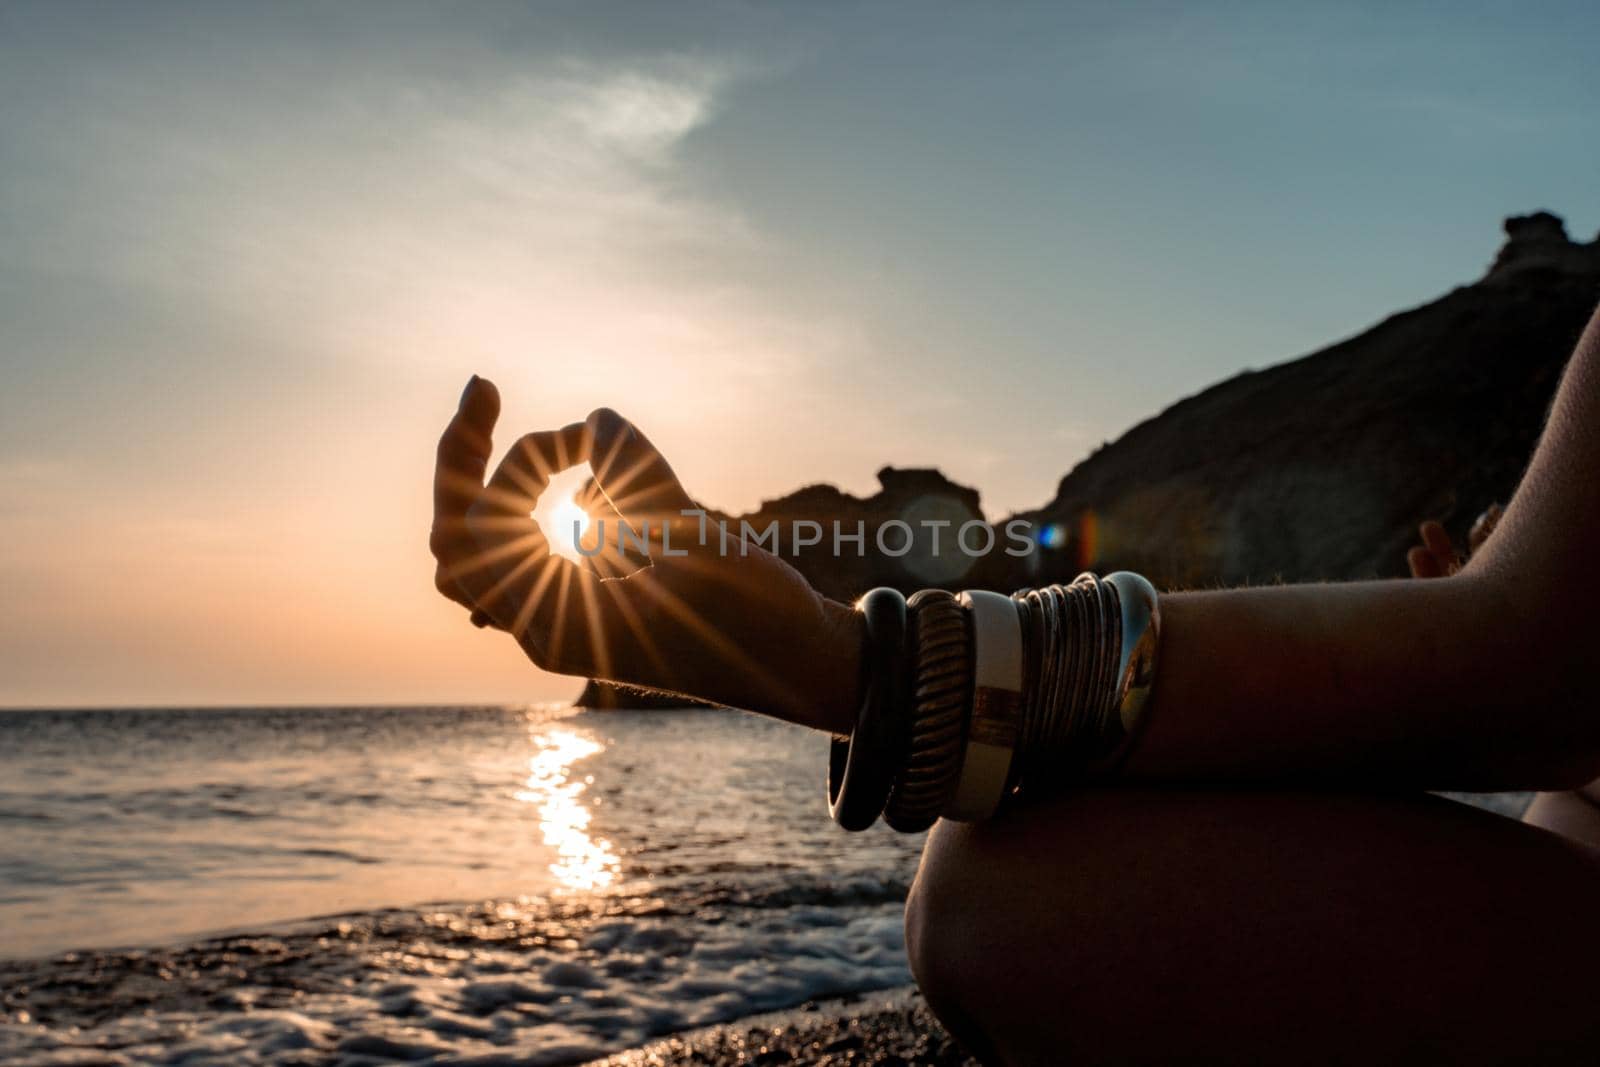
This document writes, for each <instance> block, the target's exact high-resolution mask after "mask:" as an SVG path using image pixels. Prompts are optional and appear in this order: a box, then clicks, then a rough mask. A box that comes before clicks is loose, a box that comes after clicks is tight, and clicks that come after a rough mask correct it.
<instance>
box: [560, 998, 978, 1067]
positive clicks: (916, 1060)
mask: <svg viewBox="0 0 1600 1067" xmlns="http://www.w3.org/2000/svg"><path fill="white" fill-rule="evenodd" d="M847 1063H848V1064H878V1065H882V1067H890V1065H899V1064H917V1065H918V1067H978V1061H977V1060H975V1059H973V1058H972V1057H970V1056H968V1055H967V1054H966V1052H965V1051H964V1050H962V1048H961V1046H960V1045H958V1044H957V1043H956V1042H955V1039H954V1038H952V1037H951V1036H950V1035H949V1033H948V1032H947V1031H946V1030H945V1029H944V1027H943V1026H942V1025H940V1023H939V1021H938V1020H937V1019H935V1018H934V1016H933V1013H932V1011H931V1010H929V1008H928V1005H927V1002H926V1001H925V1000H923V998H922V994H921V993H920V992H918V990H917V988H916V986H900V987H898V988H895V989H885V990H880V991H878V992H875V993H860V994H850V995H847V996H843V997H838V998H830V999H828V1000H814V1001H807V1002H806V1003H804V1004H801V1005H799V1006H798V1007H794V1008H788V1009H785V1010H783V1011H773V1012H762V1013H760V1014H757V1015H750V1016H746V1017H745V1018H742V1019H734V1020H731V1021H729V1022H725V1023H717V1024H715V1025H713V1026H706V1027H701V1028H699V1029H695V1030H685V1031H683V1032H682V1033H678V1034H673V1035H670V1036H667V1037H663V1038H659V1039H657V1040H655V1041H651V1042H650V1043H648V1044H646V1045H641V1046H639V1047H638V1048H634V1049H628V1050H627V1051H625V1052H618V1053H614V1054H612V1055H610V1056H606V1057H604V1058H602V1059H598V1060H591V1061H589V1062H588V1063H587V1064H584V1065H583V1067H675V1065H679V1064H685V1065H689V1064H692V1065H696V1067H741V1065H761V1067H768V1065H776V1064H817V1065H829V1064H841V1065H842V1064H847Z"/></svg>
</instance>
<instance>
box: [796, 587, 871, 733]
mask: <svg viewBox="0 0 1600 1067" xmlns="http://www.w3.org/2000/svg"><path fill="white" fill-rule="evenodd" d="M822 616H823V617H822V627H821V641H820V647H819V648H818V649H817V653H818V654H817V656H816V657H815V658H814V659H812V660H811V662H809V663H808V664H806V670H807V673H808V677H807V679H806V681H807V684H806V685H804V686H802V687H801V691H802V692H806V693H809V694H810V701H809V703H810V705H811V706H810V708H809V709H807V710H808V711H809V715H808V716H807V718H806V719H805V720H804V721H805V722H806V723H807V725H810V726H814V727H816V728H817V729H819V730H826V731H827V732H829V733H833V734H841V735H842V734H848V733H849V732H850V731H851V729H852V728H853V727H854V725H855V719H856V711H857V710H858V709H859V708H860V706H861V699H862V684H863V681H864V680H863V678H862V676H861V671H862V666H861V650H862V644H863V642H864V641H865V639H866V624H865V622H864V621H863V620H862V617H861V613H860V612H858V611H856V610H855V608H854V607H853V606H851V605H849V604H842V603H840V602H839V601H837V600H824V601H823V602H822Z"/></svg>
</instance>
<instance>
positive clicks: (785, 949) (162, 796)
mask: <svg viewBox="0 0 1600 1067" xmlns="http://www.w3.org/2000/svg"><path fill="white" fill-rule="evenodd" d="M826 752H827V739H826V738H825V737H823V736H821V735H818V734H815V733H812V732H809V731H806V730H802V729H800V728H797V727H792V726H788V725H786V724H783V723H779V722H775V721H772V720H768V719H763V718H760V717H756V716H752V715H746V714H740V713H735V712H724V711H704V710H681V711H649V712H643V711H639V712H634V711H576V710H573V709H570V708H562V707H548V706H530V707H415V708H281V709H280V708H237V709H214V708H207V709H107V710H72V711H56V710H52V711H7V712H0V1062H5V1063H27V1064H39V1065H65V1064H75V1065H84V1064H90V1063H93V1064H142V1063H173V1064H178V1063H181V1064H230V1065H234V1064H277V1065H290V1064H297V1065H300V1064H313V1063H315V1064H324V1063H335V1064H344V1065H347V1067H358V1065H376V1064H389V1063H418V1062H423V1063H429V1064H436V1065H438V1064H475V1065H479V1067H488V1065H492V1064H512V1063H515V1064H525V1065H540V1064H567V1063H581V1062H585V1061H587V1060H591V1059H594V1058H596V1057H600V1056H604V1055H606V1054H609V1053H611V1052H614V1051H617V1050H619V1049H623V1048H628V1047H632V1046H636V1045H639V1044H641V1043H643V1042H645V1041H648V1040H650V1039H651V1038H653V1037H657V1036H660V1035H663V1034H667V1033H672V1032H676V1031H680V1030H685V1029H690V1028H695V1027H700V1026H704V1025H709V1024H712V1023H718V1022H723V1021H728V1020H733V1019H738V1018H742V1017H745V1016H748V1015H752V1014H755V1013H761V1012H769V1011H774V1010H778V1009H784V1008H789V1007H792V1006H796V1005H801V1004H805V1003H807V1002H814V1001H818V1000H823V999H829V998H838V997H843V996H848V995H851V994H857V993H863V992H867V991H872V990H880V989H888V988H892V987H898V986H904V985H906V984H908V983H909V982H910V981H911V976H910V972H909V968H908V965H907V962H906V956H905V945H904V939H903V933H902V919H903V911H904V900H905V897H906V893H907V890H908V888H909V886H910V882H911V879H912V876H913V875H914V873H915V870H916V862H917V856H918V853H919V851H920V849H921V846H922V838H921V836H920V835H917V836H904V835H899V834H895V833H892V832H890V831H889V830H887V829H885V828H882V827H879V828H876V829H874V830H871V831H868V832H866V833H863V834H846V833H844V832H842V831H840V830H839V829H838V828H837V827H835V826H834V825H833V824H832V823H831V822H830V821H829V819H828V816H827V810H826V804H825V795H824V794H825V788H824V768H825V765H826Z"/></svg>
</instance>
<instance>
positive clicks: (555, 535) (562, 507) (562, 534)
mask: <svg viewBox="0 0 1600 1067" xmlns="http://www.w3.org/2000/svg"><path fill="white" fill-rule="evenodd" d="M549 516H550V519H549V522H547V523H545V524H544V525H545V537H546V538H547V539H548V540H549V542H550V551H552V552H554V553H555V554H556V555H558V556H565V557H566V558H567V559H570V560H573V561H577V560H580V559H582V558H583V555H582V554H581V553H580V552H579V551H578V542H579V541H580V540H581V539H582V538H583V535H584V534H586V533H588V532H589V513H588V512H587V511H584V510H583V509H582V508H580V507H579V506H578V502H577V501H576V500H574V499H573V494H571V493H568V494H566V496H564V497H561V498H560V499H558V500H557V501H556V503H555V505H554V506H553V507H551V509H550V511H549Z"/></svg>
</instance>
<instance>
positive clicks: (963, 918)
mask: <svg viewBox="0 0 1600 1067" xmlns="http://www.w3.org/2000/svg"><path fill="white" fill-rule="evenodd" d="M968 832H969V831H968V829H967V828H966V827H962V826H956V825H952V824H950V823H939V824H938V825H936V826H935V827H934V828H933V830H932V831H931V832H930V833H929V834H928V842H927V845H926V846H925V848H924V849H923V853H922V862H921V864H920V865H919V866H918V868H917V877H916V880H915V881H913V882H912V884H911V895H910V896H909V897H908V898H907V900H906V955H907V956H908V957H909V959H910V962H911V973H912V975H913V977H915V978H916V980H917V985H918V986H919V987H921V989H922V991H923V994H924V995H925V996H926V997H927V998H928V1000H929V1001H930V1002H937V1001H940V1000H945V999H958V997H959V990H958V988H957V987H958V985H959V983H960V981H961V978H962V976H963V975H964V974H965V973H967V967H965V966H963V963H964V962H965V963H967V964H971V963H972V962H973V961H972V960H970V959H969V960H965V961H964V960H963V957H965V956H966V955H967V954H968V953H969V951H970V950H971V949H972V947H973V946H971V945H969V944H967V943H965V942H966V941H967V940H968V935H969V933H970V932H971V930H972V927H971V923H972V922H974V921H976V920H977V919H978V918H979V915H978V914H977V909H975V908H973V907H972V906H971V905H972V903H973V901H972V899H971V897H970V896H969V895H968V894H967V893H964V892H962V887H961V886H959V885H958V884H957V883H958V882H959V881H960V880H961V879H962V875H963V872H964V871H966V870H968V869H969V865H968V864H966V863H965V862H964V861H963V853H965V852H966V851H967V842H966V840H965V836H966V834H967V833H968Z"/></svg>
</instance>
